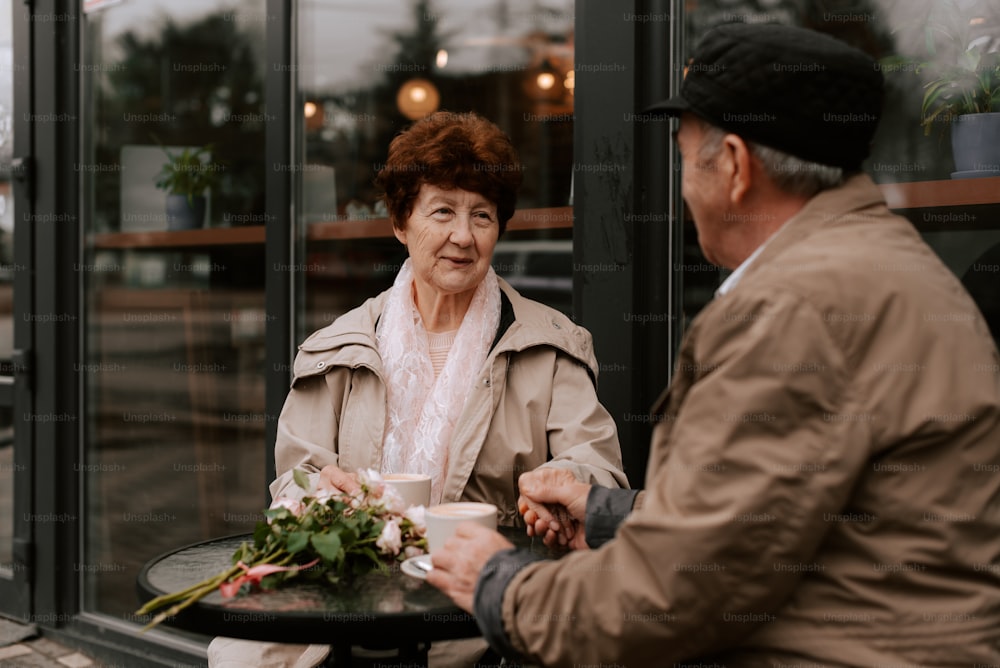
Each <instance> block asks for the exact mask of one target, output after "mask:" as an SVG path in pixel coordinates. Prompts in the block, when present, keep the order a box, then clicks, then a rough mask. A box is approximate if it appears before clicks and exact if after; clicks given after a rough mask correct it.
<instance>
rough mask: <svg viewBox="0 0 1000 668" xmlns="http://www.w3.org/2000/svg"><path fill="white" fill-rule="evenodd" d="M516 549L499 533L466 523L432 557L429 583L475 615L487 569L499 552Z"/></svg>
mask: <svg viewBox="0 0 1000 668" xmlns="http://www.w3.org/2000/svg"><path fill="white" fill-rule="evenodd" d="M512 547H514V545H513V544H512V543H511V542H510V541H509V540H507V539H506V538H504V537H503V536H501V535H500V534H499V533H497V532H496V531H491V530H490V529H487V528H486V527H483V526H480V525H478V524H474V523H473V522H462V523H461V524H459V525H458V528H457V529H456V530H455V535H453V536H452V537H451V538H449V539H448V542H446V543H445V544H444V547H443V548H441V549H440V550H438V551H437V552H435V553H434V555H433V556H432V557H431V563H432V564H434V570H432V571H431V572H430V573H428V574H427V581H428V582H430V583H431V584H432V585H434V586H435V587H437V588H438V589H440V590H441V591H443V592H444V593H445V594H447V595H448V597H449V598H451V600H453V601H454V602H455V605H457V606H458V607H460V608H462V610H465V611H466V612H468V613H472V612H473V610H472V603H473V600H472V599H473V595H474V594H475V593H476V581H477V580H479V573H480V572H481V571H482V570H483V566H485V565H486V562H487V561H489V560H490V557H492V556H493V555H494V554H496V553H497V552H500V551H501V550H506V549H509V548H512Z"/></svg>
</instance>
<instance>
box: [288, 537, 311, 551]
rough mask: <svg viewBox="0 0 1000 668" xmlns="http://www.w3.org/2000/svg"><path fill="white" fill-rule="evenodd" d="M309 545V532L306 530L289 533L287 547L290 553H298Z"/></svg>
mask: <svg viewBox="0 0 1000 668" xmlns="http://www.w3.org/2000/svg"><path fill="white" fill-rule="evenodd" d="M307 545H309V534H308V533H307V532H305V531H293V532H292V533H290V534H289V535H288V541H287V542H286V543H285V549H286V550H288V552H289V553H290V554H296V553H297V552H301V551H302V550H304V549H305V548H306V546H307Z"/></svg>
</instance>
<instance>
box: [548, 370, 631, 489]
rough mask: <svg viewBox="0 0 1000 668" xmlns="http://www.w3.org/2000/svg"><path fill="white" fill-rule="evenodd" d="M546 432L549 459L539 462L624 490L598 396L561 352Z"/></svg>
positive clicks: (612, 433)
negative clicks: (545, 461)
mask: <svg viewBox="0 0 1000 668" xmlns="http://www.w3.org/2000/svg"><path fill="white" fill-rule="evenodd" d="M546 431H547V433H548V440H549V454H550V456H551V459H550V460H549V461H548V462H547V463H546V464H544V466H549V467H553V468H563V469H567V470H569V471H571V472H572V473H573V475H575V476H576V477H577V478H578V479H579V480H581V481H583V482H589V483H591V484H595V485H602V486H604V487H621V488H628V486H629V484H628V478H626V477H625V472H624V471H623V470H622V451H621V446H620V445H619V444H618V428H617V427H616V426H615V421H614V419H613V418H612V417H611V414H610V413H608V411H607V410H605V408H604V406H602V405H601V402H600V401H599V400H598V398H597V390H596V388H595V387H594V381H593V379H592V378H591V376H590V371H589V370H588V369H587V367H586V366H584V365H583V364H581V363H580V362H579V361H577V360H576V359H574V358H572V357H570V356H568V355H565V354H563V353H559V354H558V355H557V356H556V362H555V371H554V374H553V378H552V403H551V404H550V406H549V414H548V418H547V421H546Z"/></svg>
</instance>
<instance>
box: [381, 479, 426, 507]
mask: <svg viewBox="0 0 1000 668" xmlns="http://www.w3.org/2000/svg"><path fill="white" fill-rule="evenodd" d="M382 480H384V481H385V484H387V485H389V486H391V487H392V489H393V490H394V491H395V492H396V494H398V495H399V496H400V497H401V498H402V499H403V502H404V503H405V504H406V507H410V506H429V505H430V503H431V477H430V476H429V475H424V474H423V473H384V474H383V475H382Z"/></svg>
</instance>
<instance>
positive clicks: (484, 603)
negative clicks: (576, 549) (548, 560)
mask: <svg viewBox="0 0 1000 668" xmlns="http://www.w3.org/2000/svg"><path fill="white" fill-rule="evenodd" d="M544 560H545V557H543V556H541V555H538V554H533V553H531V552H529V551H528V550H518V549H514V548H512V549H509V550H502V551H500V552H497V553H496V554H494V555H493V556H492V557H490V560H489V561H487V562H486V566H484V567H483V571H482V573H480V574H479V579H478V580H477V581H476V591H475V595H474V598H473V607H474V610H473V612H475V615H476V623H477V624H478V625H479V630H480V631H481V632H482V634H483V637H484V638H485V639H486V642H488V643H489V644H490V647H492V648H493V649H494V651H496V652H497V653H498V654H500V655H501V656H503V657H506V658H507V659H510V660H512V661H520V659H521V655H520V653H519V652H518V651H517V650H516V649H514V646H513V645H512V644H511V642H510V636H508V635H507V630H506V629H504V627H503V596H504V593H505V592H506V591H507V585H509V584H510V581H511V580H513V579H514V576H515V575H517V574H518V572H519V571H520V570H521V569H522V568H524V567H525V566H527V565H528V564H532V563H534V562H536V561H544Z"/></svg>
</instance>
